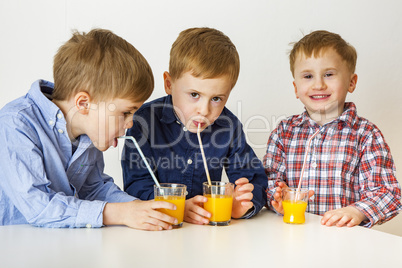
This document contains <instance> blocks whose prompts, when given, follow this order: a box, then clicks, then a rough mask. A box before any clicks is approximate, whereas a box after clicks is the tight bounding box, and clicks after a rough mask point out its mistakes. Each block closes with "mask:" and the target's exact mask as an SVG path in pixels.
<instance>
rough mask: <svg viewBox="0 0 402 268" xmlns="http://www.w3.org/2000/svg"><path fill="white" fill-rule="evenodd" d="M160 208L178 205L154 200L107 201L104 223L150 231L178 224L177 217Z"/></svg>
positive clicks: (170, 207)
mask: <svg viewBox="0 0 402 268" xmlns="http://www.w3.org/2000/svg"><path fill="white" fill-rule="evenodd" d="M158 208H165V209H171V210H175V209H176V206H175V205H173V204H171V203H168V202H163V201H153V200H150V201H141V200H134V201H131V202H124V203H106V205H105V208H104V210H103V224H105V225H126V226H128V227H131V228H135V229H142V230H148V231H159V230H163V229H166V230H168V229H172V225H171V224H177V219H175V218H173V217H171V216H168V215H166V214H164V213H162V212H159V211H157V210H156V209H158Z"/></svg>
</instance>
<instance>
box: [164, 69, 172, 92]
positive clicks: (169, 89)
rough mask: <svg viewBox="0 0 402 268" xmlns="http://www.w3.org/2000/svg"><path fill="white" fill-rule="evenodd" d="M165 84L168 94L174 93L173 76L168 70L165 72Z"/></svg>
mask: <svg viewBox="0 0 402 268" xmlns="http://www.w3.org/2000/svg"><path fill="white" fill-rule="evenodd" d="M163 84H164V86H165V92H166V94H168V95H171V94H172V77H171V76H170V74H169V73H168V72H164V73H163Z"/></svg>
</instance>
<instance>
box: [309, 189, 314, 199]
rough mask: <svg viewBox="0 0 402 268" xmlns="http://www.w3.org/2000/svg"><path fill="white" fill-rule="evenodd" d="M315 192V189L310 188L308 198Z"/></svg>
mask: <svg viewBox="0 0 402 268" xmlns="http://www.w3.org/2000/svg"><path fill="white" fill-rule="evenodd" d="M314 194H315V193H314V191H313V190H309V191H308V198H309V199H310V198H311V197H312V196H313V195H314Z"/></svg>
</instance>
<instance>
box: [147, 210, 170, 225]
mask: <svg viewBox="0 0 402 268" xmlns="http://www.w3.org/2000/svg"><path fill="white" fill-rule="evenodd" d="M149 216H150V219H151V220H148V222H149V223H152V224H155V225H157V224H158V222H156V221H163V222H166V223H168V224H177V219H176V218H174V217H172V216H169V215H167V214H165V213H162V212H160V211H157V210H153V211H152V212H151V213H150V215H149ZM155 220H156V221H155ZM151 221H152V222H151Z"/></svg>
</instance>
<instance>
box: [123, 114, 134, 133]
mask: <svg viewBox="0 0 402 268" xmlns="http://www.w3.org/2000/svg"><path fill="white" fill-rule="evenodd" d="M133 124H134V123H133V118H132V117H129V118H126V119H125V120H124V129H125V130H126V129H129V128H132V127H133Z"/></svg>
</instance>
